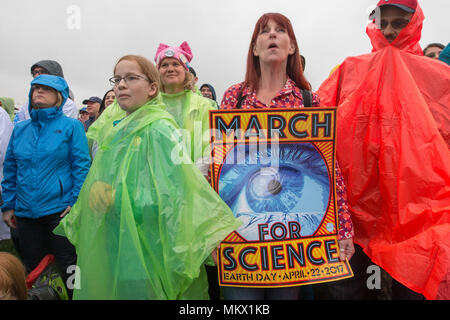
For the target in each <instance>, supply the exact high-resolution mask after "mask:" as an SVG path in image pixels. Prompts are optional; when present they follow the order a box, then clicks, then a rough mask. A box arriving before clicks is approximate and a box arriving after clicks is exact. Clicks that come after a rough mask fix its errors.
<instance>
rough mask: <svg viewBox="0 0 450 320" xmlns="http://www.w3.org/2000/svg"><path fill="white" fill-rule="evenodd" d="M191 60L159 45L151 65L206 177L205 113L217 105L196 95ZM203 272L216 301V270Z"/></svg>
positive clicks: (184, 52)
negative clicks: (206, 276)
mask: <svg viewBox="0 0 450 320" xmlns="http://www.w3.org/2000/svg"><path fill="white" fill-rule="evenodd" d="M192 58H193V54H192V51H191V48H190V47H189V44H188V43H187V42H183V43H182V44H181V45H180V46H179V47H171V46H168V45H165V44H160V45H159V47H158V50H157V51H156V55H155V62H156V65H157V67H158V70H159V73H160V76H161V85H162V87H161V95H162V99H163V101H164V104H165V105H166V106H167V111H168V112H169V113H170V114H172V116H173V117H174V118H175V120H176V122H177V123H178V125H179V126H180V128H182V129H184V130H185V131H186V134H188V136H189V138H190V141H189V139H187V142H188V145H189V143H190V151H191V159H192V161H193V162H195V163H196V164H197V167H198V168H199V169H200V171H201V172H202V173H203V175H204V176H205V177H207V176H208V168H209V156H210V149H209V143H210V135H209V111H210V110H216V109H217V105H216V103H215V102H214V101H213V100H210V99H207V98H204V97H203V96H202V95H201V94H199V93H197V90H196V87H195V82H196V81H195V80H196V79H195V78H194V75H193V74H192V73H191V72H190V71H189V68H190V62H191V60H192ZM188 148H189V147H188ZM206 271H207V273H208V282H209V295H210V298H211V299H212V300H218V299H219V297H220V291H219V285H218V280H217V268H216V267H214V266H208V265H207V266H206Z"/></svg>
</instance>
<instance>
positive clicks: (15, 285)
mask: <svg viewBox="0 0 450 320" xmlns="http://www.w3.org/2000/svg"><path fill="white" fill-rule="evenodd" d="M0 300H27V285H26V278H25V267H24V266H23V264H22V262H20V260H19V259H18V258H16V257H15V256H14V255H12V254H10V253H8V252H0Z"/></svg>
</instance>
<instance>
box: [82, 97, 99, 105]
mask: <svg viewBox="0 0 450 320" xmlns="http://www.w3.org/2000/svg"><path fill="white" fill-rule="evenodd" d="M88 102H98V103H100V104H101V103H102V99H100V98H99V97H90V98H89V99H86V100H84V101H83V104H87V103H88Z"/></svg>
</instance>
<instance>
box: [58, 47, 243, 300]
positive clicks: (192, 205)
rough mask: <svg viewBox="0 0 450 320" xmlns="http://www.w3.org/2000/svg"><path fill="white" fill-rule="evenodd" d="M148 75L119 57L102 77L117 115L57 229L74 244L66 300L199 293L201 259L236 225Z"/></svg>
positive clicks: (202, 294)
mask: <svg viewBox="0 0 450 320" xmlns="http://www.w3.org/2000/svg"><path fill="white" fill-rule="evenodd" d="M158 79H159V77H158V71H157V70H156V68H155V66H154V65H153V64H152V63H151V62H149V61H148V60H147V59H145V58H143V57H138V56H125V57H123V58H121V59H120V60H119V62H118V63H117V64H116V67H115V69H114V77H113V78H111V79H110V81H111V82H112V84H113V85H114V92H115V94H116V98H117V102H118V103H119V105H120V107H121V108H122V109H123V110H125V112H126V117H125V118H123V119H122V120H120V121H115V126H114V127H113V128H112V129H110V130H109V131H107V132H106V136H105V137H104V138H103V139H102V142H101V144H100V145H99V149H98V151H97V155H96V158H95V160H94V162H93V164H92V167H91V171H90V172H89V175H88V177H87V179H86V181H85V184H84V186H83V188H82V190H81V192H80V196H79V198H78V201H77V203H76V204H75V206H74V207H73V209H72V211H71V214H70V215H68V216H67V217H66V218H65V219H64V220H63V221H62V223H61V225H60V226H59V227H58V229H59V230H57V232H61V231H64V232H65V234H66V235H67V237H68V238H69V239H70V241H71V242H72V243H73V244H74V245H75V247H76V249H77V253H78V266H79V268H80V284H79V289H77V290H75V291H74V298H75V299H207V298H208V293H207V289H208V284H207V280H206V276H205V272H204V267H203V264H204V261H205V259H207V258H208V256H209V255H210V254H211V252H212V251H213V250H214V248H215V247H216V246H217V245H218V244H219V243H220V241H221V240H223V239H224V238H225V237H226V236H227V235H228V234H229V233H230V232H232V231H233V230H235V229H236V228H237V227H238V226H239V224H240V222H238V220H236V219H235V218H234V216H233V214H232V212H231V210H230V209H229V208H228V207H227V205H226V204H225V203H224V202H223V201H222V200H221V199H220V197H219V196H218V195H217V194H216V193H215V192H214V190H213V189H212V188H211V187H210V186H209V184H208V183H207V181H206V180H205V179H204V178H203V177H202V175H201V173H200V172H199V171H198V169H197V168H196V167H195V165H194V164H193V163H192V160H191V159H190V157H189V156H188V152H187V150H186V147H185V145H184V144H183V143H180V141H182V136H181V134H179V132H178V126H177V124H176V123H175V121H174V119H173V117H172V116H171V115H170V114H169V113H167V112H166V111H165V110H164V109H165V107H164V105H163V104H162V102H161V98H160V96H159V95H158V90H159V83H158ZM174 154H176V155H177V162H176V163H179V164H175V163H174V161H172V158H173V155H174ZM180 157H181V159H182V161H181V163H180V161H179V158H180ZM61 229H62V230H61Z"/></svg>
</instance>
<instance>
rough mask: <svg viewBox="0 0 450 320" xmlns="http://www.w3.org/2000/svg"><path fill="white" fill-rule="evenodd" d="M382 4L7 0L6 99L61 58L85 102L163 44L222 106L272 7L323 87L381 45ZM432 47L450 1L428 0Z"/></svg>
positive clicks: (365, 0)
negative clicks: (39, 65)
mask: <svg viewBox="0 0 450 320" xmlns="http://www.w3.org/2000/svg"><path fill="white" fill-rule="evenodd" d="M376 2H377V0H345V1H336V0H321V1H320V0H318V1H306V0H270V1H266V0H172V1H169V0H166V1H153V0H147V1H144V0H126V1H124V0H120V1H119V0H89V1H88V0H78V1H77V0H70V1H69V0H39V1H34V0H0V12H1V19H0V46H1V47H0V58H1V59H0V96H6V97H12V98H14V99H15V100H16V103H19V104H22V103H23V102H24V101H25V99H27V95H28V91H29V83H30V81H31V75H30V67H31V65H33V64H34V63H35V62H37V61H39V60H43V59H51V60H56V61H58V62H59V63H60V64H61V65H62V67H63V70H64V75H65V78H66V80H67V82H68V83H69V86H70V88H71V89H72V91H73V92H74V94H75V102H76V104H77V105H78V106H79V107H81V101H82V100H83V99H85V98H88V97H90V96H99V97H100V98H102V97H103V95H104V93H105V92H106V91H107V90H109V89H110V85H109V83H108V79H109V78H110V77H111V76H112V70H113V67H114V65H115V62H116V61H117V60H118V59H119V58H120V57H122V56H123V55H126V54H138V55H143V56H145V57H147V58H149V59H150V60H151V61H153V58H154V55H155V51H156V48H157V47H158V45H159V43H160V42H162V43H166V44H168V45H177V46H178V45H180V44H181V43H182V42H183V41H187V42H188V43H189V45H190V46H191V48H192V51H193V54H194V59H193V61H192V66H193V67H194V68H195V70H196V71H197V75H198V77H199V85H200V84H203V83H205V82H206V83H210V84H212V85H213V86H214V87H215V88H216V91H217V96H218V102H219V103H220V101H221V99H222V96H223V93H224V91H225V90H226V89H227V88H228V87H229V86H231V85H233V84H235V83H237V82H241V81H242V80H243V78H244V75H245V64H246V56H247V51H248V48H249V41H250V38H251V34H252V32H253V28H254V25H255V23H256V21H257V20H258V18H259V17H260V16H261V15H262V14H263V13H266V12H280V13H282V14H284V15H286V16H287V17H288V18H289V19H290V20H291V22H292V24H293V26H294V30H295V33H296V36H297V40H298V42H299V46H300V51H301V53H302V54H303V55H304V56H305V57H306V76H307V78H308V80H309V81H310V82H311V84H312V85H313V90H317V89H318V87H319V86H320V84H321V83H322V82H323V81H324V80H325V79H326V78H327V77H328V75H329V73H330V71H331V69H332V68H333V67H334V66H336V65H337V64H339V63H341V62H342V61H343V60H344V59H345V58H346V57H348V56H354V55H360V54H364V53H368V52H370V50H371V45H370V41H369V38H368V37H367V35H366V33H365V27H366V25H367V23H368V12H369V11H370V9H371V8H373V6H374V5H375V4H376ZM420 4H421V6H422V8H423V11H424V13H425V17H426V20H425V22H424V28H423V32H422V40H421V45H422V47H424V46H426V45H427V44H428V43H430V42H441V43H443V44H445V45H446V44H447V43H448V42H449V41H450V39H449V38H448V37H449V35H450V22H449V21H450V20H449V18H448V14H449V12H450V1H449V0H420Z"/></svg>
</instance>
